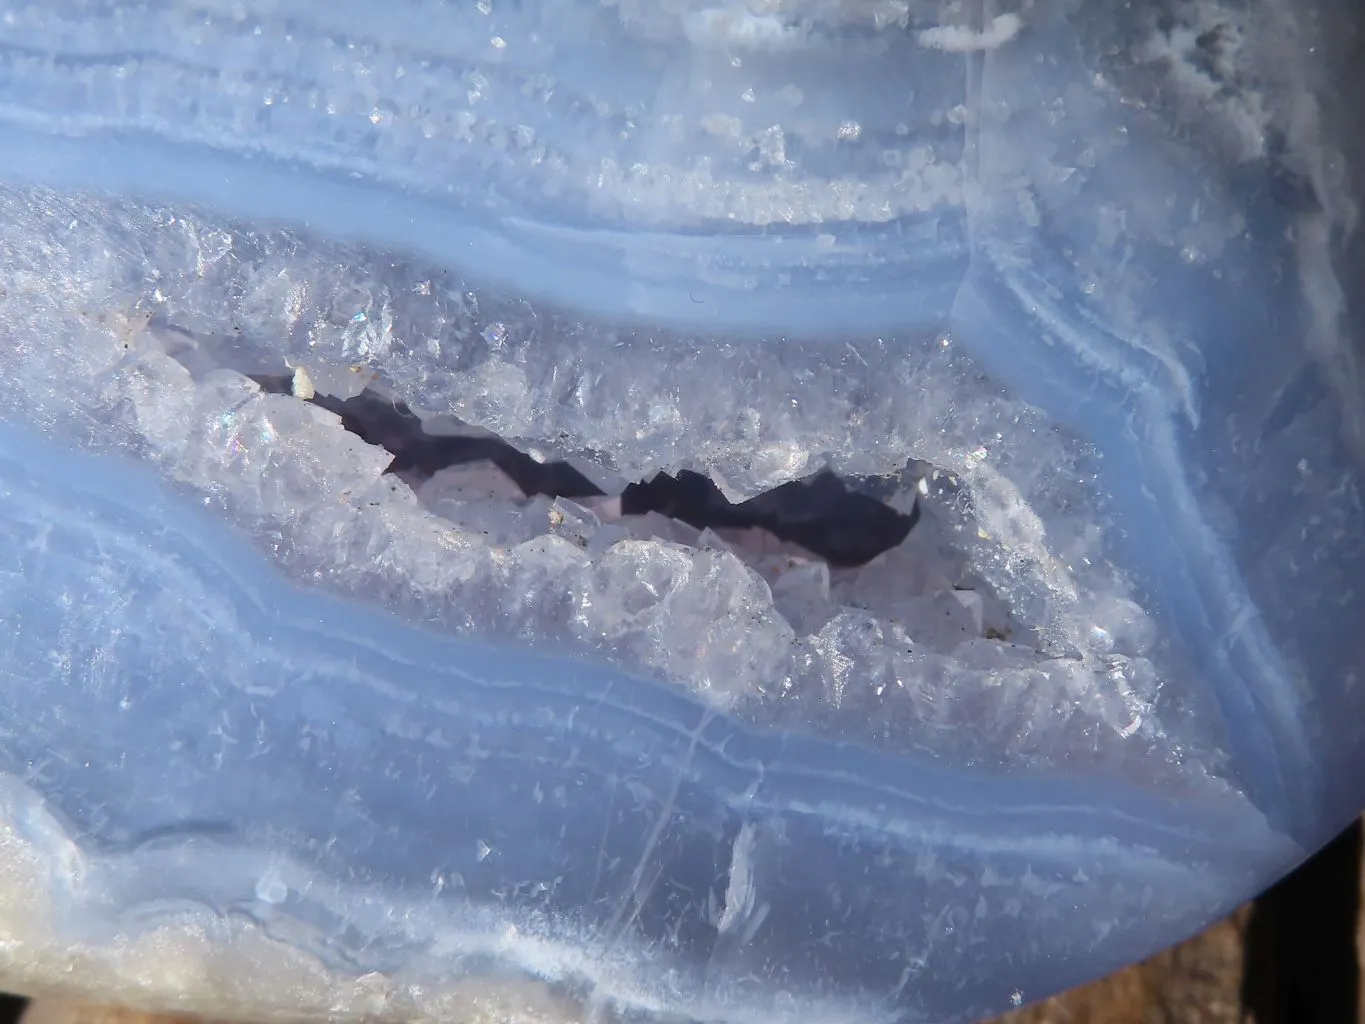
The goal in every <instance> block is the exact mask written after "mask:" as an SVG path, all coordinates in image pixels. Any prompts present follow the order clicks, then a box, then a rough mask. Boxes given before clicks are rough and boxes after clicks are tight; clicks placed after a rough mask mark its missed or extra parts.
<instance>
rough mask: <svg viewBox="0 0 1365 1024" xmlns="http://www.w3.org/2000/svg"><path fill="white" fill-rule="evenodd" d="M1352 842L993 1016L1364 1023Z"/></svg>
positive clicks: (1360, 880)
mask: <svg viewBox="0 0 1365 1024" xmlns="http://www.w3.org/2000/svg"><path fill="white" fill-rule="evenodd" d="M1362 852H1363V851H1362V831H1361V825H1360V823H1359V822H1357V823H1356V825H1355V826H1354V827H1353V828H1351V829H1349V830H1348V831H1347V832H1346V833H1344V834H1343V835H1342V836H1341V837H1340V838H1338V839H1337V840H1336V841H1335V842H1334V843H1332V845H1331V846H1329V847H1328V848H1327V849H1325V850H1323V851H1322V853H1320V854H1319V855H1318V856H1317V857H1314V858H1313V859H1312V860H1311V861H1309V862H1308V863H1307V864H1306V865H1304V867H1302V868H1300V869H1299V870H1298V871H1297V872H1295V873H1294V874H1293V875H1291V876H1290V877H1289V878H1287V879H1285V881H1284V882H1282V883H1280V884H1279V885H1278V886H1276V887H1275V888H1274V889H1272V890H1271V891H1270V892H1268V893H1267V894H1266V895H1265V896H1263V897H1262V898H1261V899H1259V900H1257V901H1256V902H1255V903H1253V904H1251V905H1249V906H1247V907H1244V908H1242V909H1241V910H1240V911H1238V912H1237V913H1236V914H1234V915H1233V916H1232V917H1231V918H1229V919H1227V920H1225V921H1221V922H1219V923H1218V924H1216V925H1214V926H1213V927H1212V928H1210V929H1209V930H1208V931H1206V932H1204V933H1203V934H1202V935H1200V936H1198V937H1197V938H1194V939H1191V940H1190V941H1189V942H1186V943H1182V944H1181V945H1179V946H1176V947H1175V948H1173V949H1169V950H1167V951H1166V952H1164V953H1160V954H1158V955H1157V956H1155V957H1152V959H1150V960H1148V961H1146V962H1144V963H1141V964H1138V965H1136V966H1134V967H1130V968H1129V969H1127V970H1125V971H1120V972H1118V973H1117V974H1115V975H1112V976H1111V977H1109V978H1106V979H1104V980H1103V981H1099V982H1096V983H1095V984H1093V985H1088V986H1086V987H1084V988H1080V989H1076V990H1075V991H1072V992H1068V993H1065V994H1063V995H1060V996H1056V997H1055V998H1053V999H1049V1000H1046V1001H1044V1002H1042V1003H1038V1004H1035V1005H1033V1006H1026V1007H1024V1008H1022V1009H1020V1010H1017V1011H1015V1012H1013V1013H1010V1014H1007V1015H1006V1016H1004V1017H1001V1018H999V1019H998V1020H997V1021H995V1022H992V1024H1365V992H1362V985H1361V967H1360V965H1361V959H1362V957H1361V953H1362V951H1365V915H1362V914H1361V892H1362V889H1365V856H1362ZM8 1005H9V1007H10V1010H11V1012H9V1013H6V1012H5V1006H4V1005H0V1024H8V1022H9V1021H12V1020H14V1019H15V1018H16V1017H17V1018H19V1019H20V1021H21V1022H22V1024H188V1022H187V1021H186V1019H185V1018H180V1017H158V1016H155V1015H151V1014H142V1013H137V1012H134V1011H131V1010H122V1009H118V1008H116V1007H107V1006H86V1005H80V1004H75V1003H67V1002H62V1001H59V1000H55V999H39V1000H34V1001H33V1002H32V1003H29V1004H28V1005H27V1008H24V1006H23V1004H22V1003H21V1002H19V1001H15V1002H13V1003H11V1004H8ZM21 1012H22V1016H20V1013H21ZM238 1024H241V1022H238ZM451 1024H460V1022H458V1021H452V1022H451Z"/></svg>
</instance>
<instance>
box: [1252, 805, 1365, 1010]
mask: <svg viewBox="0 0 1365 1024" xmlns="http://www.w3.org/2000/svg"><path fill="white" fill-rule="evenodd" d="M1362 852H1365V840H1363V838H1362V831H1361V821H1360V819H1357V820H1356V822H1355V823H1354V824H1353V825H1352V826H1351V827H1350V828H1348V829H1347V830H1346V831H1345V832H1343V833H1342V834H1341V835H1339V836H1338V837H1337V838H1336V839H1334V840H1333V841H1332V842H1331V843H1330V844H1329V845H1328V846H1327V847H1326V848H1324V849H1323V850H1321V851H1320V852H1319V853H1317V854H1316V855H1315V856H1314V857H1312V858H1311V859H1310V860H1308V861H1306V862H1305V863H1304V864H1303V865H1302V866H1300V867H1299V868H1298V869H1297V870H1296V871H1295V872H1294V873H1293V874H1291V875H1290V876H1289V877H1287V878H1285V879H1284V880H1283V881H1282V882H1280V883H1279V884H1278V885H1276V886H1275V887H1274V888H1272V889H1270V890H1269V891H1268V892H1266V893H1265V894H1264V895H1263V896H1261V897H1260V899H1258V900H1257V901H1256V902H1255V904H1254V905H1253V907H1252V911H1251V917H1250V920H1249V921H1248V923H1247V931H1246V940H1245V946H1244V950H1243V958H1244V959H1243V974H1242V1011H1243V1016H1244V1017H1245V1018H1247V1019H1249V1020H1251V1021H1254V1022H1255V1024H1352V1022H1354V1021H1355V1020H1356V1019H1357V1016H1356V1015H1357V1012H1358V1007H1359V999H1360V961H1359V956H1358V954H1357V951H1356V921H1357V918H1358V916H1359V914H1360V879H1361V854H1362Z"/></svg>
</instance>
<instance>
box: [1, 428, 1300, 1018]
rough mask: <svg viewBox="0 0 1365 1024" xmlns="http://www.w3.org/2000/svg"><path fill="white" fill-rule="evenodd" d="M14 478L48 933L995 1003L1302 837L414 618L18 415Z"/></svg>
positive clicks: (1220, 886) (731, 1001)
mask: <svg viewBox="0 0 1365 1024" xmlns="http://www.w3.org/2000/svg"><path fill="white" fill-rule="evenodd" d="M0 481H3V490H2V491H0V510H2V514H3V519H4V521H5V522H6V523H7V524H8V527H7V532H6V535H5V542H4V561H5V564H6V566H7V570H8V571H7V574H6V577H5V578H6V581H7V582H6V585H5V589H4V601H5V604H6V607H7V608H8V609H9V611H7V619H8V620H9V621H11V622H12V623H13V624H14V625H15V629H14V630H13V632H12V634H11V637H12V639H11V642H10V647H9V650H8V652H7V659H6V669H7V673H8V675H9V678H10V680H11V681H10V684H9V685H7V687H6V688H5V690H4V693H3V697H0V700H3V702H4V703H5V713H4V715H3V716H0V719H2V720H4V721H6V722H10V723H12V725H11V726H10V728H9V733H10V735H8V736H7V737H6V742H5V743H4V744H3V754H0V757H2V758H3V764H4V770H5V772H6V773H8V775H9V776H10V777H11V778H12V779H13V780H14V781H13V782H10V783H7V785H6V787H5V794H6V796H5V804H6V810H7V815H6V817H7V818H8V823H9V825H10V827H11V828H13V829H14V830H15V835H16V837H17V838H18V839H20V840H22V841H24V842H27V843H30V844H32V843H37V844H38V845H39V847H40V848H41V849H42V850H44V852H45V854H46V856H45V863H46V877H45V879H44V887H45V889H46V890H47V899H48V900H50V904H49V905H50V908H51V919H50V922H49V923H47V925H46V926H47V927H51V928H52V929H53V934H54V935H55V936H56V937H57V939H59V940H62V941H66V942H68V943H69V944H70V945H72V946H75V947H79V948H81V949H83V950H85V951H86V955H88V956H93V957H95V958H96V959H98V958H99V956H100V954H98V953H97V952H93V951H92V949H97V948H98V947H99V946H101V945H103V944H114V943H115V942H116V940H117V943H118V944H119V945H122V946H124V947H125V948H126V946H127V943H128V942H129V941H130V937H131V938H136V937H137V936H139V935H142V934H144V933H148V932H150V931H152V930H154V929H158V928H160V929H162V930H163V931H164V932H165V934H164V935H163V936H162V937H161V938H159V939H158V941H159V942H169V943H171V944H174V943H175V942H176V941H177V940H178V936H177V931H178V930H182V929H183V930H184V931H185V932H186V933H190V934H189V938H190V939H193V938H194V935H195V934H196V933H201V932H202V929H203V928H204V927H205V924H204V921H203V919H202V915H201V913H187V911H188V910H191V909H192V908H194V907H195V906H196V905H198V906H202V907H205V908H209V909H210V910H211V911H214V912H216V913H220V914H222V913H231V914H235V915H245V916H246V917H248V918H251V919H253V920H255V921H257V922H258V923H259V924H260V925H261V926H262V927H263V928H265V929H266V931H267V934H271V935H274V936H276V937H279V938H282V939H284V940H285V941H288V942H297V943H302V944H304V945H305V946H306V947H307V948H309V949H310V951H311V952H312V953H313V954H314V955H316V956H318V957H320V958H321V960H322V962H323V963H324V964H326V965H327V966H328V967H329V968H331V969H334V970H339V971H341V972H343V973H345V972H351V973H363V972H365V971H369V970H374V971H379V972H381V973H386V974H392V975H394V976H395V977H397V978H400V979H406V980H407V981H408V982H409V983H411V984H419V983H426V984H431V983H433V982H448V981H450V980H452V978H453V979H455V980H459V979H460V977H461V976H462V975H470V974H473V975H478V974H480V973H492V974H493V975H495V976H496V975H499V974H503V973H505V971H506V970H509V969H510V970H512V971H514V972H516V973H519V974H525V975H526V976H528V977H530V978H535V979H539V980H542V981H549V982H551V983H556V984H563V985H566V986H568V988H569V990H570V991H576V992H578V993H579V995H580V997H582V998H587V999H589V1000H590V1001H593V1002H595V1003H598V1004H604V1005H606V1006H607V1007H608V1008H610V1009H612V1010H614V1011H616V1012H617V1013H619V1014H621V1015H622V1016H624V1017H627V1018H629V1017H632V1016H636V1015H638V1014H641V1013H644V1014H661V1015H664V1016H672V1015H675V1014H677V1015H681V1016H684V1017H688V1018H691V1019H721V1020H734V1021H747V1020H758V1019H767V1020H774V1019H776V1020H782V1019H787V1018H788V1016H791V1015H793V1014H795V1015H797V1016H802V1017H803V1019H808V1016H806V1015H807V1014H808V1013H809V1011H810V1008H812V1007H814V1008H824V1012H826V1013H828V1014H831V1015H832V1016H835V1017H837V1018H838V1019H844V1020H886V1019H892V1020H919V1019H925V1020H928V1019H949V1018H951V1019H964V1020H965V1019H970V1018H971V1017H972V1016H974V1015H978V1014H981V1013H985V1012H987V1011H989V1010H991V1009H994V1008H997V1007H999V1006H1001V1005H1004V1004H1006V1003H1007V1002H1008V1001H1009V1000H1010V998H1011V997H1012V996H1013V995H1014V993H1015V992H1016V991H1020V990H1023V991H1026V992H1027V993H1028V994H1029V995H1030V996H1032V995H1034V994H1036V995H1042V994H1045V993H1046V992H1049V991H1052V990H1054V989H1056V988H1059V987H1062V986H1064V985H1067V984H1071V983H1074V982H1076V981H1079V980H1081V979H1082V978H1084V977H1086V976H1088V975H1090V974H1093V973H1098V972H1100V971H1103V970H1106V969H1108V968H1110V967H1112V966H1116V965H1117V964H1119V963H1121V962H1124V961H1126V960H1128V959H1132V958H1134V957H1136V956H1139V955H1142V954H1143V953H1145V952H1147V951H1149V950H1150V949H1152V948H1154V947H1156V946H1158V945H1161V944H1163V943H1164V942H1166V941H1169V940H1170V939H1171V938H1173V937H1175V936H1176V935H1179V934H1181V933H1183V932H1184V931H1186V930H1188V929H1190V928H1192V927H1195V926H1197V925H1198V924H1200V923H1202V921H1204V920H1206V919H1208V918H1209V917H1211V916H1213V915H1214V914H1216V913H1219V912H1221V911H1223V910H1224V909H1226V908H1228V907H1230V906H1231V905H1232V904H1234V903H1235V902H1237V901H1238V900H1240V899H1242V898H1244V897H1245V896H1246V895H1248V894H1249V893H1250V892H1251V891H1253V890H1254V889H1255V888H1256V887H1257V886H1258V885H1260V884H1263V883H1264V882H1265V881H1266V880H1267V879H1268V878H1269V877H1270V876H1271V875H1272V874H1273V873H1274V872H1276V871H1278V870H1282V869H1283V868H1284V867H1285V866H1286V865H1287V864H1288V863H1290V862H1291V861H1292V859H1293V858H1294V857H1296V856H1298V855H1299V851H1298V850H1297V849H1296V848H1294V847H1293V846H1291V845H1290V844H1288V843H1287V842H1286V841H1285V840H1283V839H1282V838H1279V837H1277V836H1276V835H1275V834H1274V833H1272V832H1270V831H1269V830H1268V829H1267V828H1266V826H1265V823H1264V819H1262V818H1261V816H1260V815H1259V814H1258V813H1256V812H1255V811H1254V810H1253V809H1251V808H1250V807H1249V805H1248V804H1247V803H1246V802H1245V801H1244V800H1242V799H1241V798H1239V797H1237V796H1235V795H1233V794H1230V793H1228V792H1227V791H1223V793H1222V794H1219V793H1218V792H1216V791H1214V792H1205V793H1204V794H1203V795H1194V794H1186V796H1185V797H1184V798H1182V800H1181V801H1179V802H1172V801H1170V800H1168V799H1166V798H1164V797H1162V796H1159V795H1157V796H1154V795H1147V794H1143V793H1141V792H1140V791H1138V790H1136V789H1131V788H1127V787H1124V786H1122V785H1120V784H1117V783H1115V782H1114V781H1113V780H1107V781H1098V780H1095V779H1092V778H1087V777H1084V776H1082V777H1079V778H1076V779H1073V780H1063V779H1059V778H1055V777H1054V778H1050V779H1049V778H1043V777H1040V776H1035V775H1030V774H1028V773H1024V774H1018V775H1014V776H1009V777H1001V778H988V777H985V776H981V775H978V774H976V773H972V772H965V771H961V770H952V769H948V768H945V767H943V766H934V765H932V764H929V763H927V762H919V761H917V760H915V759H913V758H909V757H904V756H901V757H895V758H888V757H884V756H882V755H878V754H876V753H873V752H871V751H867V750H859V749H857V748H856V747H853V746H850V745H848V744H847V743H844V742H833V743H831V742H829V741H827V740H824V739H821V738H818V737H810V736H807V737H801V736H798V735H794V734H791V733H787V732H783V731H776V732H774V731H770V730H764V729H762V728H755V727H752V726H747V725H745V724H743V723H742V722H740V721H737V720H735V719H733V718H731V717H729V716H727V715H726V714H724V713H718V712H717V711H716V710H715V709H714V708H713V707H712V706H710V705H708V704H706V703H704V702H700V701H697V700H696V699H695V698H693V697H691V696H688V695H686V694H685V693H684V692H682V691H679V690H676V689H674V688H672V687H669V686H664V685H660V684H659V683H657V682H652V681H649V680H647V679H643V678H638V677H637V678H631V677H628V676H625V675H622V674H620V673H619V672H618V671H617V670H615V669H613V668H611V667H608V666H606V665H601V664H592V663H590V662H580V663H574V662H573V661H566V660H565V659H563V658H549V659H547V658H546V657H545V656H542V655H537V654H535V653H525V652H517V651H514V650H510V649H508V648H505V647H489V646H483V645H479V644H474V643H470V642H468V641H464V640H460V639H455V638H452V637H449V636H443V635H441V634H438V633H429V632H423V631H420V630H417V629H414V628H412V627H411V626H409V625H406V624H404V623H402V622H400V621H398V620H396V619H394V618H392V617H390V616H389V615H388V614H387V613H382V612H378V611H376V610H375V609H373V608H372V607H366V606H363V605H357V604H353V603H348V602H340V601H337V600H335V599H332V598H328V597H325V596H322V595H319V594H316V593H310V592H308V591H305V590H302V589H299V588H298V587H297V586H296V585H294V584H290V583H288V582H286V581H285V580H284V579H283V578H282V577H281V576H280V575H279V573H278V572H277V571H276V570H275V569H273V568H270V567H268V566H267V565H266V564H265V563H264V562H263V561H262V559H261V558H260V556H259V555H258V554H256V553H255V552H252V551H249V550H248V549H246V548H245V547H244V546H243V544H242V542H241V540H239V539H237V538H234V537H232V536H231V535H230V534H229V533H228V532H227V530H226V529H225V528H224V527H223V526H222V525H221V524H219V523H216V522H214V521H213V517H212V516H210V515H209V514H206V513H205V512H204V511H203V510H202V509H196V508H194V507H193V505H192V504H191V503H190V502H188V501H186V500H185V498H184V497H181V496H177V495H175V494H172V493H170V492H168V491H167V490H166V489H165V487H164V485H162V484H160V483H159V482H157V481H156V480H154V479H153V478H152V477H150V476H149V475H147V474H146V473H145V471H143V470H141V469H137V468H134V467H133V466H131V465H129V464H127V463H126V462H124V461H123V460H120V459H117V458H109V457H105V458H103V459H99V460H96V459H92V458H90V457H88V456H81V455H77V454H74V453H71V452H69V451H67V450H64V449H62V448H58V447H54V446H52V445H51V444H50V443H48V442H46V441H43V440H41V439H40V438H39V436H38V435H36V434H34V433H32V432H31V431H27V430H24V429H20V428H16V427H14V426H8V425H7V426H3V427H0ZM19 723H22V726H20V725H19ZM20 781H22V783H23V785H22V786H19V785H18V783H19V782H20ZM26 794H34V795H36V796H38V797H41V801H42V803H41V806H40V805H39V804H37V803H35V800H34V796H33V795H26ZM1137 920H1142V921H1144V922H1145V924H1144V925H1143V926H1142V927H1134V926H1133V922H1135V921H1137ZM949 925H951V927H952V931H951V933H947V932H944V931H943V929H944V928H946V927H948V926H949ZM1120 925H1121V926H1120ZM10 927H11V928H12V929H13V937H14V938H15V939H16V940H18V941H20V942H28V941H35V942H37V943H38V944H39V945H41V937H40V935H39V926H38V925H37V924H36V923H31V924H29V925H27V926H26V927H20V926H19V923H18V922H13V923H11V925H10ZM220 927H221V926H220ZM26 932H27V933H28V935H27V936H26ZM222 934H224V935H226V933H225V932H224V933H222ZM948 934H951V935H953V936H954V940H947V936H948ZM29 936H33V938H30V937H29ZM973 937H975V939H981V940H987V941H981V942H978V941H975V939H974V938H973ZM817 939H818V940H820V941H814V940H817ZM49 941H51V940H50V939H49ZM7 948H8V949H9V950H10V952H9V953H8V954H7V956H8V957H10V958H11V959H10V963H11V964H12V965H14V966H19V965H21V964H23V963H24V962H25V961H24V960H23V959H20V958H18V957H17V956H16V953H15V947H13V946H7ZM18 948H19V949H23V948H24V947H23V946H20V947H18ZM42 959H43V957H42V956H37V957H35V958H34V960H33V961H28V962H29V964H30V965H31V964H32V963H34V962H41V961H42ZM964 980H966V981H968V982H969V983H970V984H969V985H968V989H969V990H970V992H971V997H970V999H969V1000H968V1001H967V1004H966V1005H964V1003H963V1001H962V999H961V985H962V983H963V981H964ZM793 996H794V997H795V998H794V999H793ZM182 998H183V993H182ZM784 1007H786V1009H784ZM792 1019H795V1018H794V1017H793V1018H792Z"/></svg>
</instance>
